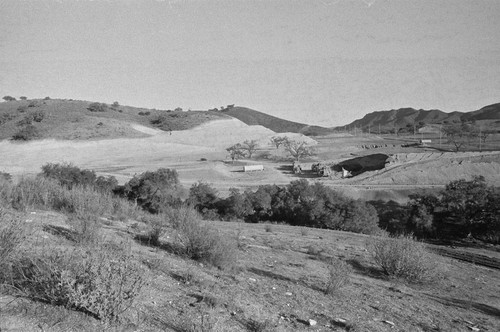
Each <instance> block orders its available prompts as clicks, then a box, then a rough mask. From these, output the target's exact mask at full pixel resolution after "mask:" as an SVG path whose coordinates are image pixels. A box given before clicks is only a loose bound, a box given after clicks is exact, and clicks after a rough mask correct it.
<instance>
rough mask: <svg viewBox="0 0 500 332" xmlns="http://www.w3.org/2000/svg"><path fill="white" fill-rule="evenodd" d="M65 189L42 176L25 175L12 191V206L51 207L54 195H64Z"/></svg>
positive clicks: (22, 207)
mask: <svg viewBox="0 0 500 332" xmlns="http://www.w3.org/2000/svg"><path fill="white" fill-rule="evenodd" d="M62 193H63V189H62V188H61V187H60V186H59V185H58V184H57V183H56V182H55V181H52V180H49V179H44V178H40V177H36V178H29V177H23V178H21V179H20V180H19V182H18V183H17V184H16V185H14V186H13V188H12V191H11V193H10V194H11V199H10V201H11V202H12V206H13V207H14V208H16V209H19V210H25V209H26V208H34V207H37V208H49V207H51V206H52V202H53V198H54V196H56V197H57V196H58V195H62Z"/></svg>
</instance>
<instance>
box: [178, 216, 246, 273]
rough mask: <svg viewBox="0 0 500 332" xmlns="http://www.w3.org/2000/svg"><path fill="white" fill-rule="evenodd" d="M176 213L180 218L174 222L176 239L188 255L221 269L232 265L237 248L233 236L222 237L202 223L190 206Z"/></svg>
mask: <svg viewBox="0 0 500 332" xmlns="http://www.w3.org/2000/svg"><path fill="white" fill-rule="evenodd" d="M189 210H190V211H189ZM177 214H178V215H179V218H180V219H178V220H177V221H176V222H174V223H175V224H176V227H175V228H176V230H177V241H178V242H179V244H180V245H181V247H182V248H183V251H184V253H185V254H186V255H187V256H188V257H190V258H191V259H194V260H200V261H204V262H207V263H209V264H211V265H213V266H216V267H218V268H220V269H223V270H224V269H231V268H233V267H234V264H235V262H236V252H237V251H238V248H237V244H236V241H234V239H233V238H231V237H224V236H223V235H222V234H221V233H219V232H218V231H217V230H215V229H213V228H211V227H209V226H208V225H207V224H205V223H203V222H202V221H201V220H200V219H201V218H200V217H199V215H198V214H197V213H196V211H194V210H192V209H191V208H182V209H180V211H178V212H177Z"/></svg>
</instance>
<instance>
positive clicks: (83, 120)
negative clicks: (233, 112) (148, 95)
mask: <svg viewBox="0 0 500 332" xmlns="http://www.w3.org/2000/svg"><path fill="white" fill-rule="evenodd" d="M229 118H230V117H228V116H226V115H224V114H222V113H220V112H205V111H193V112H190V111H189V112H183V111H179V110H178V111H171V110H167V111H163V110H156V109H145V108H137V107H130V106H121V105H119V104H118V103H116V104H113V105H107V104H102V103H93V102H90V101H82V100H72V99H69V100H68V99H43V100H42V99H32V100H16V101H8V102H3V103H0V140H3V139H10V138H11V137H12V136H13V135H15V134H16V133H19V132H20V131H22V130H28V131H29V132H30V133H31V134H33V136H32V137H31V139H44V138H56V139H69V140H89V139H106V138H135V137H143V136H147V135H145V133H144V132H140V131H137V130H135V129H133V128H132V125H141V126H145V127H150V128H157V129H161V130H164V131H173V130H186V129H191V128H193V127H196V126H199V125H201V124H203V123H206V122H208V121H212V120H218V119H229Z"/></svg>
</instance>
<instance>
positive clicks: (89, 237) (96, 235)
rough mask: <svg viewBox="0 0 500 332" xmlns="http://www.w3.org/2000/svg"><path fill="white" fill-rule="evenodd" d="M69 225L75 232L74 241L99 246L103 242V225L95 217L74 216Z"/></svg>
mask: <svg viewBox="0 0 500 332" xmlns="http://www.w3.org/2000/svg"><path fill="white" fill-rule="evenodd" d="M69 224H70V225H71V227H72V228H73V231H74V232H75V238H74V240H75V241H76V242H78V243H80V244H89V245H90V244H94V245H95V244H98V243H100V242H102V240H103V238H102V236H101V223H100V222H99V220H98V219H97V218H96V217H95V216H93V215H86V216H82V215H80V216H78V217H76V216H75V215H72V216H71V217H70V219H69Z"/></svg>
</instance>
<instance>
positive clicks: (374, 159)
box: [332, 153, 389, 176]
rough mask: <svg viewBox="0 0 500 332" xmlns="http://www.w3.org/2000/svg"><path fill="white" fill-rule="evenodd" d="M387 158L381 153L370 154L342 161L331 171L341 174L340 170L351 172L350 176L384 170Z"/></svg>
mask: <svg viewBox="0 0 500 332" xmlns="http://www.w3.org/2000/svg"><path fill="white" fill-rule="evenodd" d="M388 158H389V156H388V155H386V154H383V153H375V154H370V155H367V156H363V157H357V158H353V159H348V160H344V161H342V162H340V163H338V164H336V165H334V166H332V170H334V171H335V172H342V168H343V169H345V170H347V171H349V172H351V174H352V176H356V175H360V174H362V173H364V172H369V171H377V170H380V169H384V168H385V162H386V161H387V159H388Z"/></svg>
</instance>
